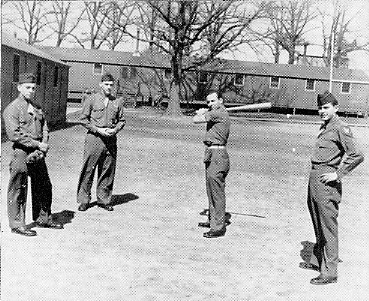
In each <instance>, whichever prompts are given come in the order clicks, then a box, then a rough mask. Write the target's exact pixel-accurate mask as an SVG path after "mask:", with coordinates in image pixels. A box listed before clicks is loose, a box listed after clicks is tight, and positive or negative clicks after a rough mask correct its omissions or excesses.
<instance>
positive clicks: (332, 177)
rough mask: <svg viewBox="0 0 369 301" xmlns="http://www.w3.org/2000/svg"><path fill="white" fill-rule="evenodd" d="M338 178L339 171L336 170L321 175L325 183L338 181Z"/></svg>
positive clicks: (321, 179)
mask: <svg viewBox="0 0 369 301" xmlns="http://www.w3.org/2000/svg"><path fill="white" fill-rule="evenodd" d="M337 179H338V176H337V173H335V172H329V173H324V174H322V175H320V181H321V182H322V183H324V184H326V183H329V182H333V181H337Z"/></svg>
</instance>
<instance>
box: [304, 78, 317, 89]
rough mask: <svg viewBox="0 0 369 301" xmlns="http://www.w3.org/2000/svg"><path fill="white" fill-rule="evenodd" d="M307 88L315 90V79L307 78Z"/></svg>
mask: <svg viewBox="0 0 369 301" xmlns="http://www.w3.org/2000/svg"><path fill="white" fill-rule="evenodd" d="M305 90H309V91H315V80H313V79H307V80H306V85H305Z"/></svg>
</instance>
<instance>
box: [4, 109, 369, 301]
mask: <svg viewBox="0 0 369 301" xmlns="http://www.w3.org/2000/svg"><path fill="white" fill-rule="evenodd" d="M126 115H127V126H126V127H125V129H124V130H123V131H122V132H121V133H120V134H119V139H118V150H119V151H118V166H117V174H116V178H115V179H116V180H115V186H114V200H113V201H114V209H115V210H114V211H113V212H106V211H104V210H102V209H100V208H97V207H96V206H94V207H93V208H91V209H89V210H88V211H86V212H79V211H77V204H76V188H77V181H78V176H79V172H80V168H81V163H82V153H83V141H84V136H85V130H84V129H83V128H82V127H81V126H79V125H75V124H69V126H68V127H67V128H64V129H61V130H58V131H54V132H52V133H51V141H50V143H51V149H50V152H49V155H48V158H47V163H48V167H49V173H50V177H51V180H52V183H53V194H54V200H53V207H52V209H53V213H54V217H55V219H57V220H59V221H60V222H63V223H64V224H65V225H64V227H65V229H64V230H51V229H36V230H37V233H38V236H37V237H22V236H19V235H15V234H13V233H11V232H10V229H9V226H8V221H7V214H6V190H7V183H8V179H9V171H8V164H9V160H10V153H11V144H10V143H9V142H6V143H3V144H2V180H1V189H2V196H1V199H2V202H1V210H2V215H1V229H2V250H1V255H2V262H1V272H2V280H1V285H2V287H1V292H2V299H1V300H3V301H17V300H22V301H24V300H26V301H33V300H41V301H58V300H60V301H65V300H68V301H84V300H91V301H95V300H96V301H100V300H107V301H120V300H124V301H126V300H127V301H130V300H134V301H141V300H142V301H175V300H191V301H192V300H194V301H195V300H199V301H200V300H201V301H218V300H226V301H228V300H229V301H231V300H232V301H239V300H240V301H241V300H242V301H243V300H322V301H323V300H353V301H359V300H363V301H364V300H369V252H368V248H369V206H368V200H369V197H368V195H369V188H368V182H369V168H368V167H369V140H368V136H369V135H368V133H369V129H368V128H363V127H353V128H352V129H353V132H354V134H355V136H356V137H357V138H358V141H359V142H360V144H361V146H362V148H363V149H364V152H365V155H366V161H364V163H363V164H361V165H360V166H359V167H358V168H357V169H356V170H355V171H354V172H353V173H351V174H350V175H349V176H347V177H346V178H345V179H344V184H343V185H344V187H343V188H344V194H343V202H342V205H341V207H340V217H339V228H340V257H341V259H342V260H343V262H342V263H340V265H339V281H338V283H337V284H331V285H327V286H312V285H311V284H310V283H309V281H310V279H311V278H313V277H316V276H317V272H314V271H307V270H302V269H299V268H298V264H299V262H301V261H302V259H303V258H306V257H308V256H309V251H311V248H312V244H313V242H314V233H313V228H312V224H311V221H310V217H309V213H308V210H307V206H306V195H307V193H306V191H307V181H308V174H309V158H310V153H311V146H312V145H313V142H314V138H315V136H316V134H317V132H318V127H319V126H318V125H316V124H298V123H293V124H292V123H281V122H264V121H249V120H247V119H245V118H233V119H232V121H233V123H232V128H231V137H230V141H229V148H228V151H229V154H230V158H231V171H230V173H229V176H228V178H227V187H226V193H227V211H228V212H230V213H231V214H232V218H231V222H232V223H231V225H230V226H228V228H227V234H226V236H224V237H221V238H217V239H206V238H203V237H202V233H203V232H204V229H201V228H198V226H197V224H198V222H200V221H205V217H204V216H201V215H199V212H200V211H202V210H203V209H204V208H206V207H207V198H206V191H205V183H204V166H203V164H202V156H203V145H202V142H201V140H202V137H203V133H204V126H203V125H200V126H198V125H193V124H192V122H191V118H190V117H183V118H182V119H168V118H164V117H160V116H159V115H158V114H157V113H155V112H150V111H142V110H138V111H133V110H131V111H127V113H126ZM293 149H294V150H293ZM30 205H31V204H30V202H29V204H28V207H27V208H28V209H27V222H28V223H31V222H32V221H31V212H30V208H31V206H30Z"/></svg>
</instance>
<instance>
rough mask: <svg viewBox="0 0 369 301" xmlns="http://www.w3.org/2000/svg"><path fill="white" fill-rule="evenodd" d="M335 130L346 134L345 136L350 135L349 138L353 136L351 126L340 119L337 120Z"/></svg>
mask: <svg viewBox="0 0 369 301" xmlns="http://www.w3.org/2000/svg"><path fill="white" fill-rule="evenodd" d="M335 128H336V129H337V130H338V131H339V132H341V133H343V134H345V135H349V136H352V131H351V128H350V126H349V125H348V124H347V123H346V122H344V121H343V120H341V119H340V118H337V120H336V122H335Z"/></svg>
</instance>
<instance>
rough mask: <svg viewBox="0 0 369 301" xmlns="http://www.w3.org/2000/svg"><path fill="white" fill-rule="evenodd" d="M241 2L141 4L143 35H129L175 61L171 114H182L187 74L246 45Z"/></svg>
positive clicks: (139, 22) (149, 0) (149, 1)
mask: <svg viewBox="0 0 369 301" xmlns="http://www.w3.org/2000/svg"><path fill="white" fill-rule="evenodd" d="M238 2H239V1H222V2H220V1H215V0H214V1H172V0H166V1H157V0H146V1H137V6H138V8H139V10H140V18H139V20H137V22H136V25H137V26H138V27H139V28H140V30H141V31H142V32H143V34H142V36H141V37H137V36H135V35H134V34H132V33H128V34H129V35H130V36H132V37H135V38H138V39H139V40H140V41H144V42H147V43H149V45H150V46H151V48H152V49H153V50H155V51H157V50H160V51H161V52H164V53H166V54H167V55H168V56H169V58H170V61H171V71H172V72H171V73H172V79H171V82H170V89H169V91H170V92H169V96H170V101H169V105H168V109H167V114H169V115H179V114H181V113H180V106H179V104H180V100H181V98H182V92H181V91H184V90H185V89H186V87H185V86H184V78H185V73H184V71H186V70H194V69H196V67H198V66H199V65H201V64H203V63H205V62H207V61H208V58H209V57H215V56H217V55H219V54H220V53H221V52H223V51H225V50H228V49H231V48H232V46H233V45H237V44H238V43H239V44H240V43H243V42H244V33H243V29H245V28H246V27H247V24H248V22H247V21H246V20H245V18H247V17H246V14H243V13H240V12H239V11H238V10H237V5H236V3H238ZM251 16H253V14H251ZM241 21H244V23H242V22H241ZM239 44H238V45H239ZM197 45H200V46H201V47H197ZM195 52H196V53H198V54H199V56H198V59H197V60H193V59H192V56H191V55H192V54H194V53H195Z"/></svg>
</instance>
